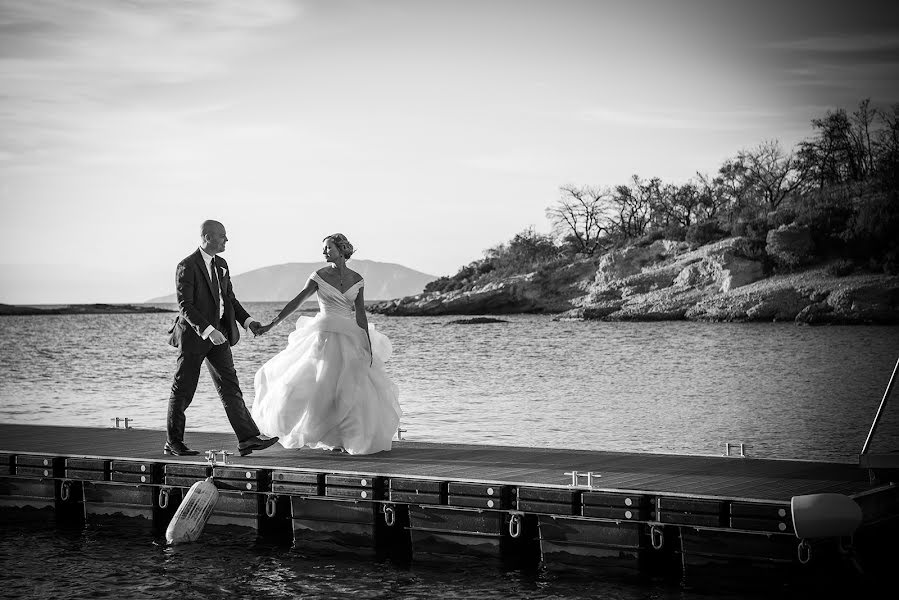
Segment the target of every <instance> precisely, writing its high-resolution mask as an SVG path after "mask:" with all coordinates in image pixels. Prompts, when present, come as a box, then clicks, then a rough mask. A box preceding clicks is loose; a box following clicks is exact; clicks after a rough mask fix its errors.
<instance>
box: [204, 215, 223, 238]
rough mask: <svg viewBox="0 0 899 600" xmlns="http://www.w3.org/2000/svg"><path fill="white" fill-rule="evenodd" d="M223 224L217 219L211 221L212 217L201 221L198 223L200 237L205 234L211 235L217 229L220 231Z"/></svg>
mask: <svg viewBox="0 0 899 600" xmlns="http://www.w3.org/2000/svg"><path fill="white" fill-rule="evenodd" d="M224 228H225V226H224V225H222V224H221V223H219V222H218V221H213V220H212V219H207V220H205V221H203V224H202V225H200V237H203V236H205V235H211V234H213V233H215V232H217V231H221V230H222V229H224Z"/></svg>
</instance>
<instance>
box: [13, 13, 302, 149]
mask: <svg viewBox="0 0 899 600" xmlns="http://www.w3.org/2000/svg"><path fill="white" fill-rule="evenodd" d="M297 18H298V5H297V4H296V3H294V2H291V1H289V0H274V1H266V2H242V1H239V0H224V1H219V0H216V1H213V0H203V1H196V0H194V1H174V0H172V1H169V2H153V3H137V4H135V3H130V2H129V3H126V2H120V1H118V0H106V1H90V2H69V1H67V0H21V1H12V0H0V89H2V90H3V95H2V96H0V148H2V149H3V150H4V151H5V152H7V153H12V154H14V155H16V156H27V155H29V154H32V153H34V152H36V151H38V150H40V149H42V148H50V147H55V148H58V147H67V146H68V145H69V144H71V143H78V142H79V140H84V139H89V138H90V137H91V133H92V132H93V131H100V130H102V129H107V128H109V127H110V126H115V125H117V124H118V125H121V122H122V121H123V120H128V117H129V116H131V117H134V116H140V115H134V114H133V113H132V114H131V115H129V112H130V111H134V110H135V108H136V105H139V104H140V103H141V102H143V101H144V98H145V97H148V96H152V94H153V91H154V90H158V89H165V88H168V89H173V88H174V89H177V87H178V86H185V85H186V84H188V83H190V82H195V81H208V80H210V79H214V78H216V77H224V76H226V75H227V74H228V73H229V71H230V69H231V68H232V65H233V63H234V62H235V61H239V60H240V59H241V57H242V55H243V54H244V53H247V52H250V51H251V50H252V48H253V44H261V43H265V39H266V36H264V35H263V36H259V35H258V32H259V30H260V29H264V28H267V27H274V26H278V25H281V24H285V23H289V22H291V21H294V20H296V19H297ZM198 102H199V103H200V106H199V107H196V106H194V107H192V108H189V110H193V111H204V110H217V109H219V108H220V104H221V103H220V101H218V100H216V101H215V102H212V101H208V100H205V101H204V100H197V99H187V101H186V103H187V105H188V106H189V104H190V103H193V104H197V103H198ZM206 105H209V106H206ZM184 106H185V104H184V103H179V107H178V109H174V108H173V109H172V110H170V111H168V112H169V113H172V114H171V117H172V119H177V118H178V115H177V114H176V113H177V112H178V111H179V110H180V111H181V112H182V114H183V112H184V110H185V109H184ZM137 110H140V109H139V107H138V108H137ZM159 112H160V113H164V112H166V111H164V110H161V111H159ZM157 116H160V115H157ZM147 122H148V123H151V124H152V122H151V121H147Z"/></svg>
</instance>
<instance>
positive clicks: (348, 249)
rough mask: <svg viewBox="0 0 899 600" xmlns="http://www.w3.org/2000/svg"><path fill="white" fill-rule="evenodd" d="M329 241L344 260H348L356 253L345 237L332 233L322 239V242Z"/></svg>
mask: <svg viewBox="0 0 899 600" xmlns="http://www.w3.org/2000/svg"><path fill="white" fill-rule="evenodd" d="M329 240H330V241H332V242H334V245H335V246H337V249H338V250H340V254H341V255H343V258H344V260H349V259H350V257H351V256H352V255H353V252H355V251H356V250H355V249H354V248H353V245H352V244H351V243H350V240H348V239H346V236H345V235H343V234H342V233H332V234H331V235H329V236H328V237H326V238H325V239H323V240H322V242H327V241H329Z"/></svg>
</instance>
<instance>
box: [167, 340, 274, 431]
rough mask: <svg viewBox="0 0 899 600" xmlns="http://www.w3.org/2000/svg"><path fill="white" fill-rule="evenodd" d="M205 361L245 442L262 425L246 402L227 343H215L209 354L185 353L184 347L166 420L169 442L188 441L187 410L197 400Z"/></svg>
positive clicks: (228, 413) (227, 411)
mask: <svg viewBox="0 0 899 600" xmlns="http://www.w3.org/2000/svg"><path fill="white" fill-rule="evenodd" d="M204 360H205V361H206V368H207V369H208V370H209V374H210V375H211V376H212V382H213V384H215V389H216V390H217V391H218V394H219V397H220V398H221V399H222V405H223V406H224V407H225V414H226V415H227V416H228V421H230V423H231V429H233V430H234V433H235V434H236V435H237V441H238V442H243V441H246V440H248V439H250V438H252V437H253V436H257V435H259V428H258V427H256V423H255V421H253V417H251V416H250V412H249V411H248V410H247V406H246V404H244V401H243V393H242V392H241V391H240V381H239V380H238V379H237V371H235V370H234V358H233V357H232V355H231V346H229V345H228V343H227V342H225V343H224V344H220V345H218V346H212V348H210V349H209V350H208V351H206V352H205V353H202V352H184V350H181V351H180V352H179V354H178V365H177V368H176V369H175V379H174V381H173V383H172V393H171V395H170V396H169V411H168V418H167V420H166V428H167V430H168V431H167V435H168V441H169V442H183V441H184V426H185V416H184V411H185V410H187V407H188V406H190V403H191V401H193V399H194V392H196V391H197V383H198V382H199V380H200V367H201V365H202V364H203V361H204Z"/></svg>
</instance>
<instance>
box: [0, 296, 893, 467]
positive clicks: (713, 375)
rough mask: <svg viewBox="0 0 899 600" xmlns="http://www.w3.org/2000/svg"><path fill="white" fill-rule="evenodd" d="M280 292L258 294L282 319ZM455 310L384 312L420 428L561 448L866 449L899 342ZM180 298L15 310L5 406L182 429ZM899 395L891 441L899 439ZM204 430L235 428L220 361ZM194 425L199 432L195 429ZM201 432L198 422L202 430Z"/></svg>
mask: <svg viewBox="0 0 899 600" xmlns="http://www.w3.org/2000/svg"><path fill="white" fill-rule="evenodd" d="M280 307H281V305H280V304H274V303H265V304H257V305H250V306H249V307H248V308H249V309H250V312H251V313H252V314H254V316H256V317H257V318H260V319H269V318H271V317H272V316H274V315H275V314H276V313H277V311H278V310H279V309H280ZM502 318H504V319H506V320H508V321H509V322H508V323H498V324H482V325H455V324H450V321H452V320H453V318H450V317H414V318H413V317H407V318H390V317H383V316H380V315H373V316H372V317H371V321H372V322H373V323H375V324H376V325H377V327H378V328H380V329H381V330H382V331H383V332H384V333H386V334H387V335H388V336H390V338H391V339H392V341H393V343H394V355H393V357H392V359H391V360H390V362H388V365H387V366H388V371H389V372H390V374H391V376H392V377H393V378H394V379H395V381H396V382H397V383H398V384H399V386H400V402H401V404H402V406H403V410H404V411H405V415H404V417H403V422H402V426H403V428H404V429H406V430H407V432H406V433H405V437H406V438H408V439H412V440H418V441H445V442H469V443H481V444H500V445H524V446H541V447H558V448H565V447H568V448H586V449H604V450H629V451H638V452H666V453H690V454H720V453H721V452H722V451H723V444H724V442H743V443H745V444H747V448H748V453H749V454H750V455H751V456H764V457H777V458H819V459H833V460H841V461H853V460H855V455H856V454H857V453H858V452H859V450H860V449H861V445H862V443H863V442H864V439H865V436H866V434H867V432H868V428H869V426H870V423H871V419H872V418H873V416H874V414H875V412H876V410H877V406H878V404H879V402H880V399H881V396H882V394H883V391H884V389H885V387H886V384H887V381H888V379H889V375H890V373H891V371H892V368H893V365H894V364H895V361H896V359H897V357H899V330H897V328H890V327H836V326H831V327H803V326H796V325H793V324H701V323H687V322H662V323H601V322H574V321H572V322H556V321H553V320H552V319H551V318H550V317H546V316H534V315H515V316H506V317H502ZM171 319H172V316H171V315H168V314H149V315H75V316H39V317H4V318H0V370H2V371H3V373H4V377H3V378H2V380H0V419H2V420H3V421H5V422H22V423H25V422H28V423H57V424H59V423H65V424H80V425H94V426H107V425H109V419H111V418H112V417H115V416H120V417H125V416H127V417H130V418H132V419H134V420H135V424H136V426H137V427H141V428H147V429H159V430H162V429H164V424H165V414H166V402H167V398H168V392H169V386H170V385H171V376H172V370H173V368H174V360H175V350H174V349H173V348H171V347H169V346H168V345H167V344H166V342H165V332H166V330H167V328H168V324H169V323H170V321H171ZM289 332H290V327H289V325H288V324H287V323H285V324H283V325H282V326H281V327H279V328H277V329H275V330H274V331H273V332H272V333H270V334H268V335H266V336H264V337H262V338H257V339H253V338H252V337H251V336H248V335H247V336H244V339H243V340H242V341H241V343H240V344H239V345H238V346H236V347H235V349H234V357H235V364H236V367H237V370H238V375H239V376H240V378H241V384H242V387H243V390H244V394H245V397H246V401H247V403H248V404H250V403H252V400H253V374H254V372H255V371H256V369H258V368H259V366H261V364H262V363H263V362H264V361H265V360H266V359H267V358H268V357H270V356H272V355H273V354H274V353H276V352H277V351H278V350H280V349H281V348H282V347H283V345H284V344H285V343H286V338H287V334H288V333H289ZM897 405H899V399H895V398H894V402H892V405H891V406H890V407H889V408H888V410H887V411H886V413H885V415H884V422H883V424H882V426H881V428H880V430H879V432H878V435H877V436H876V438H875V447H874V450H875V451H877V450H879V449H899V408H897ZM187 419H188V432H189V431H190V430H205V431H230V428H229V425H228V422H227V419H226V418H225V415H224V411H223V410H222V408H221V405H220V403H219V401H218V398H217V396H216V394H215V392H214V390H213V387H212V384H211V381H210V380H209V378H208V376H207V375H206V374H203V375H202V377H201V379H200V388H199V390H198V392H197V397H196V399H195V401H194V403H193V404H192V406H191V408H190V409H189V411H188V413H187ZM188 436H189V433H188ZM188 441H189V439H188Z"/></svg>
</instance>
